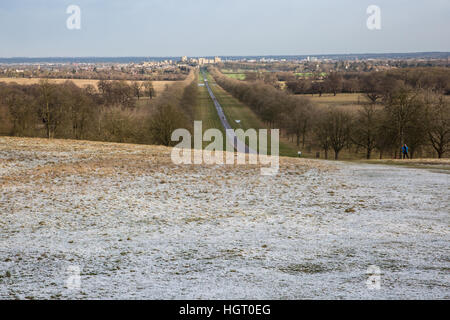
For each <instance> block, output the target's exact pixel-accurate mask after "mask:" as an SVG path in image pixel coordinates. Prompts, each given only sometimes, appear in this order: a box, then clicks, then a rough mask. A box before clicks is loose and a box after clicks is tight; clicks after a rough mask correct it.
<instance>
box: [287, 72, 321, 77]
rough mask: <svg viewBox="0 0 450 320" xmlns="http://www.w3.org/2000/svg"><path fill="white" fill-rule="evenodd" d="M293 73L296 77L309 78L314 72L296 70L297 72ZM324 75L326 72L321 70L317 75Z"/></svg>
mask: <svg viewBox="0 0 450 320" xmlns="http://www.w3.org/2000/svg"><path fill="white" fill-rule="evenodd" d="M295 75H296V76H297V77H302V78H310V77H312V76H314V73H312V72H298V73H295ZM326 75H327V73H326V72H322V73H320V74H319V76H321V77H325V76H326Z"/></svg>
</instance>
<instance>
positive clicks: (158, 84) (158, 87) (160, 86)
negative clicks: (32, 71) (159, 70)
mask: <svg viewBox="0 0 450 320" xmlns="http://www.w3.org/2000/svg"><path fill="white" fill-rule="evenodd" d="M40 80H42V78H32V79H29V78H0V82H7V83H12V82H15V83H17V84H20V85H31V84H37V83H39V81H40ZM48 81H49V82H52V83H57V84H60V83H64V82H66V81H72V82H74V83H75V84H76V85H77V86H79V87H86V86H88V85H93V86H94V87H96V88H97V83H98V82H99V80H93V79H48ZM184 81H185V80H184ZM127 82H128V83H130V82H132V81H127ZM137 82H139V83H142V82H144V81H137ZM152 82H153V87H154V88H155V91H156V93H158V92H162V91H163V90H164V89H165V87H166V85H171V84H173V83H175V82H177V81H152Z"/></svg>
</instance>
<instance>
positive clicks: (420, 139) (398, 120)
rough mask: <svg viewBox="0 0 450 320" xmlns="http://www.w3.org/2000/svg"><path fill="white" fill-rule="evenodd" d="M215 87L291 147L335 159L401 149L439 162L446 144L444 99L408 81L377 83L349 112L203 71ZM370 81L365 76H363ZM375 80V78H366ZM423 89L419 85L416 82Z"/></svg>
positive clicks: (449, 117)
mask: <svg viewBox="0 0 450 320" xmlns="http://www.w3.org/2000/svg"><path fill="white" fill-rule="evenodd" d="M209 70H210V72H211V74H212V75H213V77H214V79H215V80H216V82H217V83H218V84H219V85H220V86H221V87H222V88H224V89H225V90H226V91H228V92H229V93H230V94H231V95H233V96H234V97H235V98H237V99H238V100H240V101H241V102H243V103H244V104H246V105H248V106H249V107H250V108H251V109H252V110H253V111H254V112H255V113H256V114H257V115H258V116H259V117H260V118H261V119H262V120H263V121H264V122H265V123H266V124H267V126H269V127H275V126H276V127H277V128H280V129H281V131H282V133H283V134H284V135H285V136H286V137H288V138H290V139H292V140H295V142H296V145H297V146H302V148H305V147H306V148H308V149H320V150H322V151H323V153H324V155H325V158H328V156H329V152H333V153H334V158H335V159H338V158H339V155H340V153H341V151H342V150H343V149H347V150H349V151H351V152H361V151H362V150H364V153H365V156H366V158H367V159H370V158H372V156H373V153H374V152H375V151H377V152H378V153H379V157H380V158H383V157H384V156H389V157H394V158H396V157H399V156H400V148H401V146H402V145H403V144H405V143H406V144H407V145H408V146H409V147H410V150H411V154H410V155H411V156H412V157H414V156H415V155H417V154H419V152H420V153H421V154H425V155H428V154H429V153H430V152H434V154H435V155H436V156H437V157H439V158H441V157H443V156H444V154H445V153H446V152H447V151H448V148H449V144H450V105H449V101H450V100H449V97H448V96H446V95H445V94H444V92H443V90H442V86H439V87H436V84H437V83H438V82H432V83H433V86H431V87H430V86H423V85H418V84H417V83H413V82H412V80H409V81H402V80H401V79H396V78H392V79H393V80H392V81H380V83H379V85H378V86H375V87H374V86H369V85H368V86H367V87H366V89H365V90H364V93H365V94H366V96H367V103H364V104H363V105H362V106H361V108H359V109H356V110H354V111H346V110H342V108H339V107H327V108H324V107H319V106H316V105H314V104H313V103H312V102H311V100H310V99H308V98H307V97H305V96H296V95H292V94H289V93H288V92H286V91H282V90H278V89H276V88H275V87H274V86H272V85H270V84H268V83H266V82H264V81H252V82H248V81H240V80H235V79H231V78H229V77H226V76H225V75H223V74H222V73H220V72H219V71H218V70H217V69H215V68H210V69H209ZM368 76H370V75H368ZM372 76H373V77H374V78H375V79H367V81H368V82H371V81H378V79H377V77H378V74H373V75H372ZM420 83H421V84H423V83H424V82H423V81H420Z"/></svg>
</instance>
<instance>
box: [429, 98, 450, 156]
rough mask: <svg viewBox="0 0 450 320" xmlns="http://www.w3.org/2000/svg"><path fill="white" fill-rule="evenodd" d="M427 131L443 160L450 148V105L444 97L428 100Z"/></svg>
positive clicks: (432, 144) (434, 147)
mask: <svg viewBox="0 0 450 320" xmlns="http://www.w3.org/2000/svg"><path fill="white" fill-rule="evenodd" d="M426 104H427V113H426V114H427V118H426V122H427V123H426V131H427V135H428V139H429V141H430V143H431V146H432V147H433V149H434V150H435V151H436V153H437V155H438V158H442V156H443V155H444V153H445V152H446V151H447V150H448V148H449V146H450V104H449V102H448V100H446V99H445V97H444V96H443V95H431V96H428V97H427V98H426Z"/></svg>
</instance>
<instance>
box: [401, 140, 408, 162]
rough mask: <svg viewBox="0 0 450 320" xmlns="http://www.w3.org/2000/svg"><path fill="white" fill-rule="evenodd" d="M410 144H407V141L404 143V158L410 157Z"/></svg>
mask: <svg viewBox="0 0 450 320" xmlns="http://www.w3.org/2000/svg"><path fill="white" fill-rule="evenodd" d="M408 150H409V148H408V146H407V145H406V143H405V144H404V145H403V147H402V154H403V159H405V158H408V159H409V154H408Z"/></svg>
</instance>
